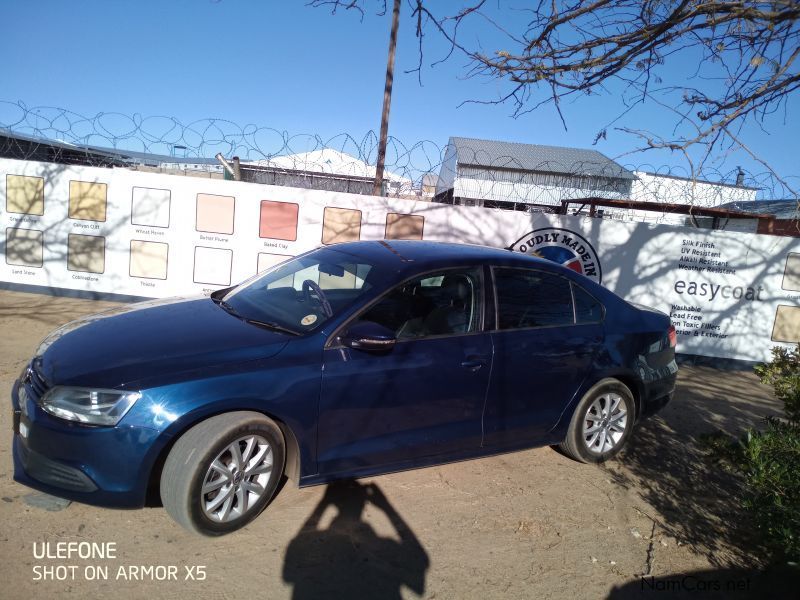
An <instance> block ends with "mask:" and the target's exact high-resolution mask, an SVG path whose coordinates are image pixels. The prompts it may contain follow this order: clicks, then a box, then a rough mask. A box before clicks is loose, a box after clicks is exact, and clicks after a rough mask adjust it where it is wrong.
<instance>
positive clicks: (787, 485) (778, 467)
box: [736, 419, 800, 561]
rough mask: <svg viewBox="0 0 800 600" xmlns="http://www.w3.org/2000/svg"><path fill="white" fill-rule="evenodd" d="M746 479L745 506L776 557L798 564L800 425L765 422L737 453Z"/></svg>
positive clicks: (743, 442)
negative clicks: (761, 428) (760, 429)
mask: <svg viewBox="0 0 800 600" xmlns="http://www.w3.org/2000/svg"><path fill="white" fill-rule="evenodd" d="M736 454H737V455H738V456H737V457H736V458H738V459H739V460H738V461H737V462H739V465H740V468H741V469H742V471H743V475H744V477H745V482H746V487H747V494H746V496H745V500H744V506H745V508H747V509H748V510H749V511H751V512H752V514H753V517H754V519H755V522H756V525H757V526H758V528H759V529H760V530H761V532H762V533H763V535H764V540H765V542H766V543H767V544H768V545H769V546H770V547H771V548H772V550H773V552H774V553H775V555H776V558H777V557H780V558H783V559H785V560H791V561H800V425H798V424H797V423H786V422H783V421H780V420H778V419H767V428H766V429H765V430H764V431H755V432H754V431H750V432H748V434H747V436H746V437H745V438H744V439H743V440H742V445H741V448H740V449H738V452H736Z"/></svg>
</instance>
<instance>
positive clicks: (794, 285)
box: [781, 252, 800, 292]
mask: <svg viewBox="0 0 800 600" xmlns="http://www.w3.org/2000/svg"><path fill="white" fill-rule="evenodd" d="M781 287H782V288H783V289H785V290H790V291H792V292H800V254H797V253H796V252H790V253H789V256H787V257H786V266H785V267H784V269H783V283H781Z"/></svg>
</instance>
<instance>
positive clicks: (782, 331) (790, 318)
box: [772, 304, 800, 344]
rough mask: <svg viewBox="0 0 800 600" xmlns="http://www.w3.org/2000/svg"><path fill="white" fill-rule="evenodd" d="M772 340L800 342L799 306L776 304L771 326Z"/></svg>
mask: <svg viewBox="0 0 800 600" xmlns="http://www.w3.org/2000/svg"><path fill="white" fill-rule="evenodd" d="M772 341H773V342H789V343H792V344H793V343H795V342H800V307H797V306H786V305H783V304H782V305H780V306H778V310H777V311H775V324H774V325H773V327H772Z"/></svg>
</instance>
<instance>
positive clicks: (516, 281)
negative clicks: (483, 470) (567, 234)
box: [484, 267, 603, 446]
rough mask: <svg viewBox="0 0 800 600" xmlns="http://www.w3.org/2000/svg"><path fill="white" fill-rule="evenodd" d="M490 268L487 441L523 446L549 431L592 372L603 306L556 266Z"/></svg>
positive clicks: (541, 437)
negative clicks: (492, 292) (554, 269)
mask: <svg viewBox="0 0 800 600" xmlns="http://www.w3.org/2000/svg"><path fill="white" fill-rule="evenodd" d="M492 275H493V277H492V279H493V281H494V287H495V297H496V306H495V310H496V317H497V318H496V321H497V322H496V327H495V328H494V331H492V333H491V336H492V341H493V345H494V353H495V354H494V363H493V367H492V378H491V382H490V385H489V393H488V396H487V401H486V413H485V416H484V431H485V437H484V445H486V446H520V445H525V444H527V443H533V442H535V441H537V440H542V439H543V438H546V436H547V434H548V432H549V431H550V430H551V429H552V428H553V427H554V426H555V425H556V423H557V422H558V420H559V418H560V416H561V413H562V412H563V410H564V408H565V407H566V405H567V404H568V403H569V401H570V400H571V399H572V398H573V396H574V395H575V393H576V392H577V390H578V388H579V387H580V386H581V384H582V383H583V382H584V380H585V379H586V377H587V375H588V374H589V372H590V371H591V369H592V365H593V361H594V358H595V356H596V355H597V353H598V352H599V350H600V348H601V346H602V342H603V327H602V323H601V321H602V314H603V312H602V310H603V309H602V306H601V305H600V303H599V302H597V301H596V300H595V299H594V298H593V297H592V296H591V295H589V294H588V293H587V292H586V291H585V290H583V289H582V288H580V287H579V286H576V285H575V284H574V283H571V282H570V281H569V280H568V279H567V278H566V277H563V276H561V275H558V274H556V273H551V272H547V271H544V270H535V269H519V268H505V267H503V268H493V269H492ZM573 298H575V299H576V300H577V303H576V302H574V301H573ZM576 306H579V307H580V310H579V311H576Z"/></svg>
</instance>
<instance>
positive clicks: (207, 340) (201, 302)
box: [35, 297, 289, 388]
mask: <svg viewBox="0 0 800 600" xmlns="http://www.w3.org/2000/svg"><path fill="white" fill-rule="evenodd" d="M288 340H289V336H288V335H286V334H283V333H279V332H274V331H269V330H267V329H263V328H261V327H257V326H255V325H251V324H249V323H246V322H244V321H242V320H241V319H239V318H237V317H235V316H233V315H231V314H230V313H228V312H226V311H225V310H223V309H222V308H221V307H219V306H218V305H217V304H215V303H214V302H213V301H212V300H211V299H210V298H207V297H201V298H170V299H167V300H154V301H149V302H141V303H138V304H132V305H128V306H124V307H121V308H115V309H112V310H110V311H107V312H104V313H100V314H97V315H92V316H89V317H85V318H83V319H78V320H77V321H73V322H71V323H67V324H66V325H64V326H63V327H61V328H60V329H57V330H55V331H53V332H52V333H51V334H50V335H49V336H48V337H47V338H45V339H44V341H43V342H42V344H41V345H40V347H39V350H37V353H36V354H37V357H36V358H35V361H36V367H37V369H38V371H39V372H40V374H41V375H42V376H43V378H44V379H45V381H46V382H47V383H48V384H49V385H77V386H87V387H89V386H91V387H102V388H117V387H123V386H125V385H126V384H130V383H132V382H138V381H141V380H144V379H150V378H153V377H160V376H163V375H167V374H171V373H179V372H182V371H187V370H194V369H203V368H207V367H212V366H216V365H220V364H225V363H233V362H237V363H240V362H245V361H250V360H258V359H264V358H269V357H270V356H274V355H275V354H277V353H278V352H280V351H281V350H282V349H283V347H284V346H285V345H286V343H287V342H288Z"/></svg>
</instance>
